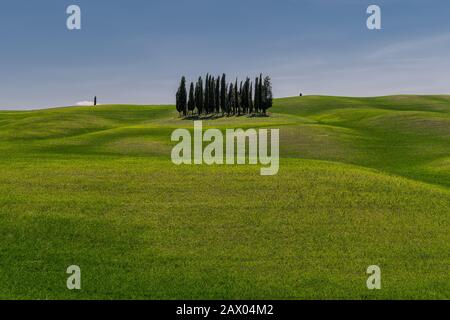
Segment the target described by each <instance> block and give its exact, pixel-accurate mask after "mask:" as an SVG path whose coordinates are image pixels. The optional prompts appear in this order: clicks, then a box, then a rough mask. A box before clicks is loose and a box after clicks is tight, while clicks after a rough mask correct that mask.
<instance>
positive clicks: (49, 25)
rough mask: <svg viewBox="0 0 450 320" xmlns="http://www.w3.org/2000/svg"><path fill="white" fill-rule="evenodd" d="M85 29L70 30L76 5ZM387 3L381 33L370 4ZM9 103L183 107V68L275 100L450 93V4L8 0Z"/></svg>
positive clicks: (4, 83)
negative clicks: (250, 81) (257, 79)
mask: <svg viewBox="0 0 450 320" xmlns="http://www.w3.org/2000/svg"><path fill="white" fill-rule="evenodd" d="M71 4H76V5H79V6H80V7H81V10H82V29H81V30H79V31H69V30H68V29H67V28H66V19H67V17H68V15H67V14H66V8H67V7H68V6H69V5H71ZM370 4H377V5H379V6H380V7H381V9H382V30H379V31H370V30H368V29H367V28H366V19H367V17H368V15H367V14H366V9H367V7H368V5H370ZM0 6H1V9H0V39H1V46H0V66H1V67H0V108H1V109H29V108H42V107H52V106H62V105H74V104H76V103H77V102H80V101H84V100H92V98H93V96H94V95H97V96H98V97H99V101H100V103H138V104H156V103H173V102H174V92H175V91H176V87H177V85H178V81H179V78H180V76H181V75H186V76H187V78H188V79H190V80H192V79H194V78H197V77H198V76H199V75H203V74H205V73H207V72H210V73H213V74H217V75H218V74H221V73H222V72H225V73H226V74H227V75H228V77H229V78H234V77H236V76H238V77H244V76H246V75H249V76H252V77H254V76H256V75H257V74H259V73H260V72H263V73H265V74H269V75H271V76H272V79H273V86H274V95H275V96H277V97H283V96H292V95H297V94H298V93H299V92H303V93H305V94H326V95H348V96H374V95H387V94H399V93H417V94H433V93H450V72H449V70H450V68H449V67H450V54H449V53H450V1H448V0H429V1H424V0H408V1H406V0H389V1H381V0H373V1H365V0H226V1H225V0H220V1H219V0H190V1H187V0H184V1H183V0H128V1H125V0H82V1H76V0H72V1H66V0H40V1H30V0H2V1H1V3H0Z"/></svg>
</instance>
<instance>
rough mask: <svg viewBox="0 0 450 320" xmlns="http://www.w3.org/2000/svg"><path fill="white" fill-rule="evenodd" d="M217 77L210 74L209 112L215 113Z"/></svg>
mask: <svg viewBox="0 0 450 320" xmlns="http://www.w3.org/2000/svg"><path fill="white" fill-rule="evenodd" d="M214 88H215V78H214V77H213V76H209V113H214V110H215V109H216V106H215V102H216V97H215V90H214Z"/></svg>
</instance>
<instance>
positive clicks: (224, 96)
mask: <svg viewBox="0 0 450 320" xmlns="http://www.w3.org/2000/svg"><path fill="white" fill-rule="evenodd" d="M272 98H273V96H272V83H271V79H270V77H268V76H267V77H265V78H264V79H263V76H262V74H261V75H260V76H259V77H257V78H256V79H255V83H254V85H253V83H252V81H251V80H250V78H246V79H245V81H241V82H240V83H239V84H238V80H237V79H236V81H235V82H234V84H233V83H230V84H229V83H227V81H226V76H225V74H223V75H222V77H217V78H215V77H213V76H211V75H209V74H207V75H206V78H205V84H203V79H202V77H199V78H198V81H197V82H196V83H195V84H194V83H193V82H191V84H190V86H189V94H188V93H187V90H186V78H185V77H184V76H183V77H182V78H181V82H180V86H179V88H178V91H177V94H176V101H177V102H176V108H177V111H178V112H179V113H180V115H183V116H188V115H194V114H197V115H199V116H200V115H211V114H216V115H220V114H222V115H224V116H225V115H227V116H231V115H237V116H239V115H245V114H247V115H254V114H263V115H265V114H266V112H267V109H269V108H270V107H272Z"/></svg>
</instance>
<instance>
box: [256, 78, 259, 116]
mask: <svg viewBox="0 0 450 320" xmlns="http://www.w3.org/2000/svg"><path fill="white" fill-rule="evenodd" d="M258 90H259V78H256V79H255V112H256V113H258V112H259V105H260V102H259V93H258Z"/></svg>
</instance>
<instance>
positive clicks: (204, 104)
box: [203, 74, 209, 114]
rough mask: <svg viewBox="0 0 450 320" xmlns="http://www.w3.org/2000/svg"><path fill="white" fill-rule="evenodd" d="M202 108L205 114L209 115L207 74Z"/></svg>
mask: <svg viewBox="0 0 450 320" xmlns="http://www.w3.org/2000/svg"><path fill="white" fill-rule="evenodd" d="M203 108H204V109H205V113H206V114H208V113H209V74H206V78H205V99H204V100H203Z"/></svg>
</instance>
